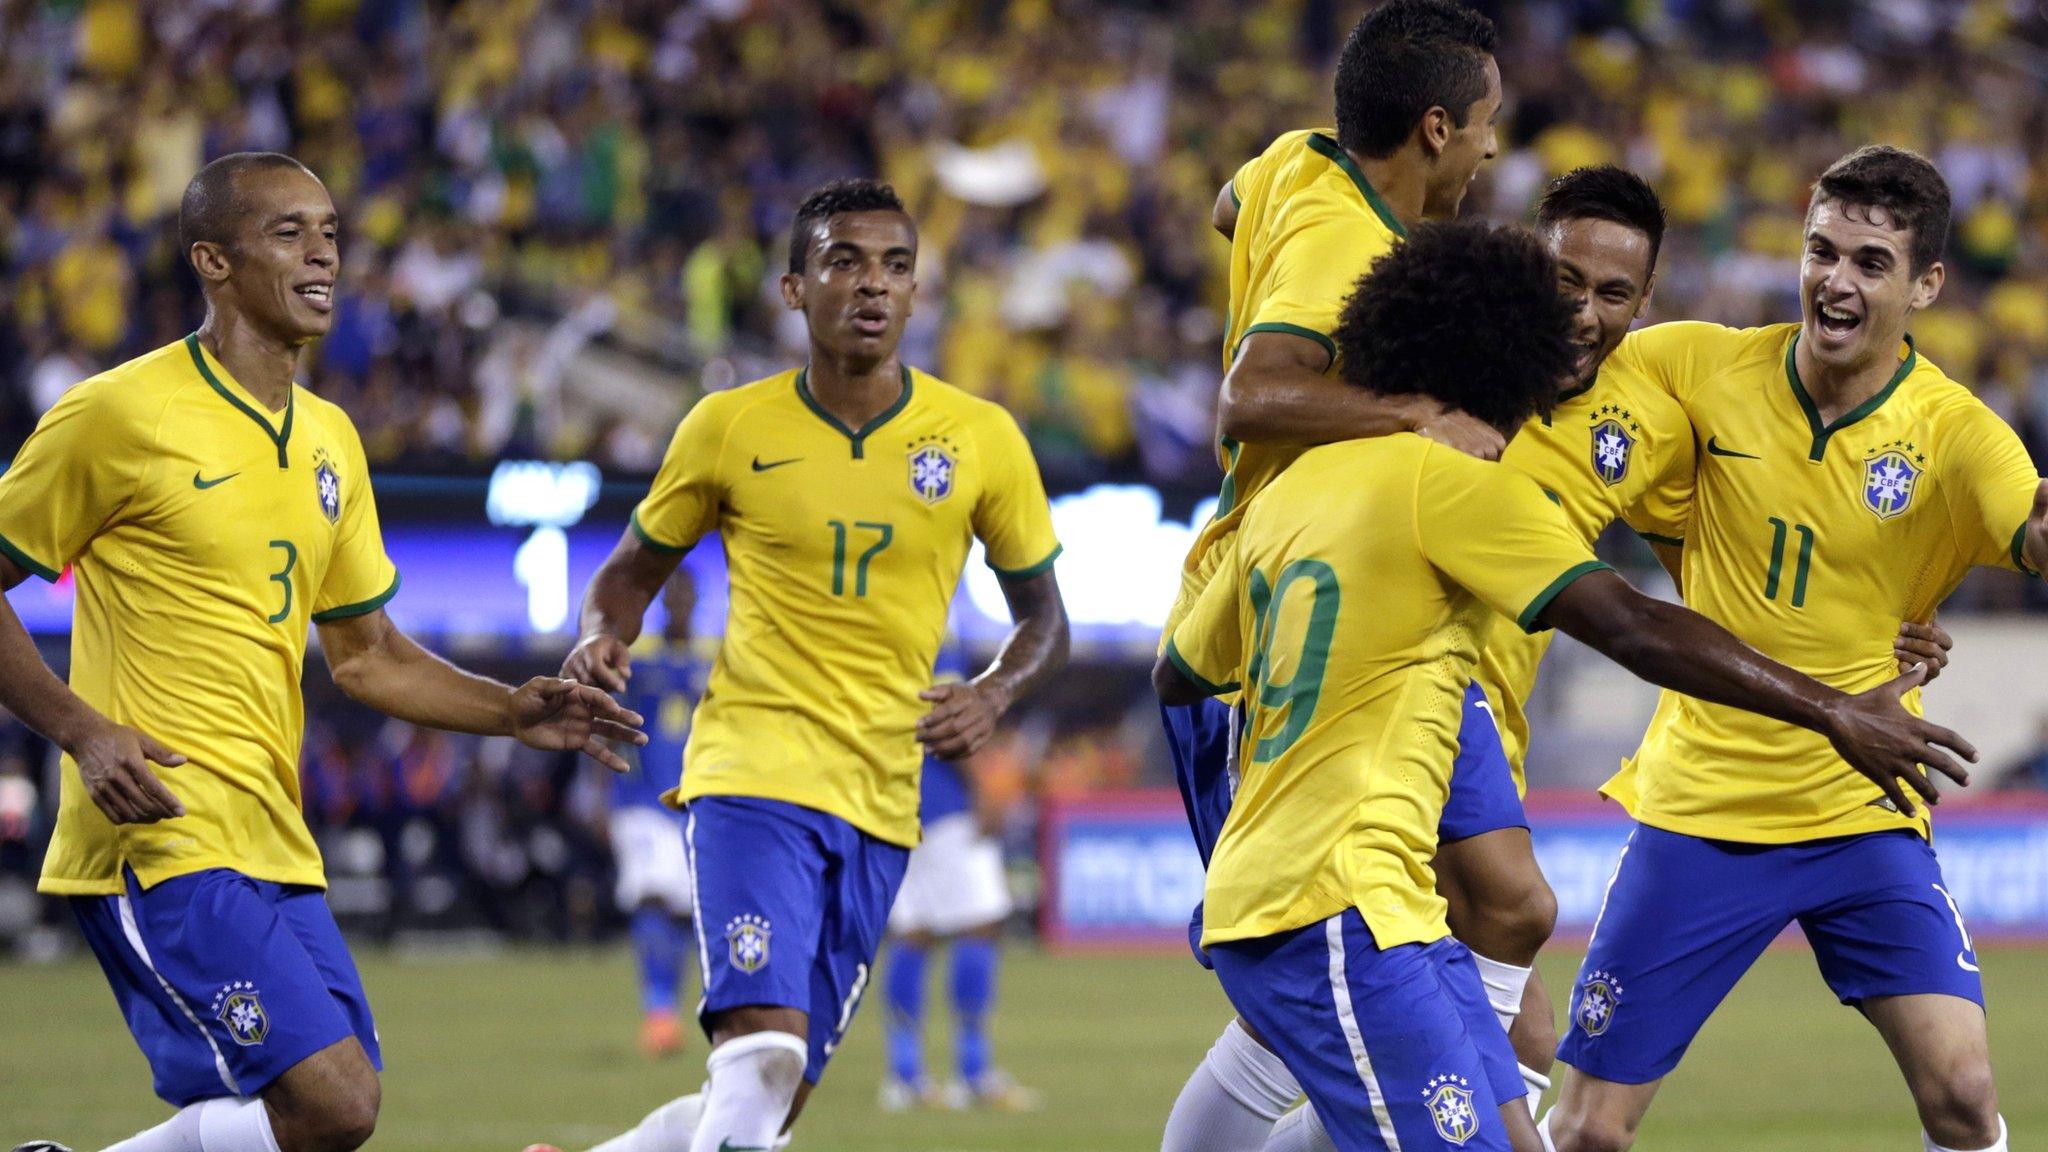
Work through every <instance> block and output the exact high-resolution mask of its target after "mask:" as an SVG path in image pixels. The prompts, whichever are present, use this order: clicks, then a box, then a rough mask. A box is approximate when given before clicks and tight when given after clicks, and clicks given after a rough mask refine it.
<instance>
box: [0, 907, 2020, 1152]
mask: <svg viewBox="0 0 2048 1152" xmlns="http://www.w3.org/2000/svg"><path fill="white" fill-rule="evenodd" d="M361 960H362V964H363V969H364V978H365V980H366V982H367V983H368V985H369V989H370V995H371V999H372V1002H373V1003H374V1004H375V1005H376V1008H377V1015H378V1019H379V1021H380V1024H381V1026H382V1030H383V1037H384V1052H385V1060H386V1072H385V1081H384V1113H383V1119H382V1122H381V1123H380V1125H379V1127H378V1133H377V1137H376V1139H375V1140H373V1141H372V1142H371V1145H370V1146H371V1147H372V1148H383V1149H390V1150H392V1152H518V1150H519V1149H521V1148H523V1147H524V1146H525V1145H526V1144H528V1143H530V1142H533V1141H538V1140H546V1141H552V1142H554V1143H557V1144H560V1145H562V1146H564V1147H565V1148H569V1149H572V1150H574V1149H580V1148H583V1147H587V1146H588V1145H589V1144H591V1143H594V1142H595V1141H597V1140H599V1139H602V1138H604V1137H607V1136H610V1135H612V1134H615V1133H616V1132H618V1131H620V1130H621V1129H623V1128H625V1127H626V1126H628V1125H630V1124H632V1123H634V1122H636V1121H637V1120H638V1119H639V1117H640V1116H641V1115H642V1114H643V1113H644V1112H645V1111H646V1110H647V1109H648V1108H650V1107H652V1106H653V1105H655V1104H658V1103H660V1102H661V1101H663V1100H665V1099H667V1098H668V1097H670V1096H674V1095H678V1094H680V1093H682V1092H685V1091H689V1090H691V1089H694V1088H695V1086H696V1085H697V1084H698V1083H699V1082H700V1081H701V1079H702V1076H703V1053H704V1049H703V1045H702V1042H701V1039H700V1040H699V1041H698V1042H697V1043H696V1044H694V1045H693V1046H692V1047H691V1049H690V1050H689V1051H688V1052H686V1053H685V1054H684V1055H683V1056H682V1057H680V1058H678V1059H675V1060H670V1061H666V1062H663V1063H650V1062H649V1061H647V1060H644V1059H642V1058H641V1057H640V1056H639V1055H638V1053H637V1052H636V1051H635V1049H634V1038H635V1030H636V1026H637V1016H636V1008H635V993H634V987H633V976H632V969H631V965H630V963H629V961H628V959H627V956H626V954H625V952H624V951H623V950H618V951H603V952H594V953H561V952H515V953H512V954H509V955H506V956H502V957H496V958H474V957H465V958H446V959H420V958H410V959H406V960H404V961H400V960H398V959H396V958H393V957H390V956H386V955H380V954H378V953H376V952H374V951H368V952H365V954H364V955H363V956H362V957H361ZM1575 960H1576V958H1575V957H1573V956H1570V955H1564V954H1559V955H1557V956H1554V957H1551V958H1550V959H1549V960H1547V961H1546V963H1545V965H1544V969H1545V972H1546V974H1547V976H1548V977H1549V979H1550V982H1551V987H1552V988H1553V989H1560V990H1561V989H1563V988H1564V987H1565V986H1566V982H1567V981H1568V980H1569V979H1570V976H1571V970H1572V965H1573V963H1574V962H1575ZM884 963H886V960H885V961H884ZM942 971H943V969H941V973H942ZM941 973H935V974H934V975H935V980H934V986H933V988H932V1000H933V1001H934V1003H935V1004H943V1002H944V998H945V997H944V989H943V984H942V983H941V981H942V980H943V976H942V975H941ZM1984 977H1985V981H1986V983H1987V985H1988V986H1989V991H1990V997H1991V1001H1992V1026H1991V1041H1992V1048H1993V1052H1994V1056H1995V1059H1996V1063H1997V1068H1998V1074H1999V1088H2000V1095H2001V1097H2002V1100H2003V1106H2004V1111H2005V1115H2006V1118H2007V1120H2008V1121H2009V1122H2010V1124H2011V1127H2012V1131H2013V1133H2014V1143H2015V1146H2016V1147H2029V1146H2031V1144H2030V1141H2036V1140H2039V1139H2040V1134H2041V1133H2043V1132H2044V1131H2048V953H2043V952H2029V951H2007V952H1991V953H1989V954H1987V955H1986V957H1985V960H1984ZM878 1000H879V997H877V996H872V995H871V996H870V997H869V1003H868V1004H867V1005H866V1007H865V1008H864V1010H863V1011H862V1013H861V1016H860V1019H859V1020H858V1022H857V1023H856V1025H855V1027H854V1029H853V1033H852V1035H851V1036H850V1037H849V1038H848V1040H847V1043H846V1044H845V1046H844V1047H843V1048H842V1050H841V1051H840V1054H839V1055H838V1057H837V1058H836V1059H835V1060H834V1062H833V1064H832V1067H831V1070H830V1072H829V1074H828V1075H827V1076H826V1078H825V1083H824V1084H823V1086H821V1087H820V1088H819V1090H818V1092H817V1093H816V1095H815V1096H813V1097H812V1100H811V1105H810V1111H809V1113H808V1114H807V1115H806V1116H805V1117H804V1120H803V1123H802V1124H801V1125H800V1127H799V1128H798V1140H797V1144H796V1147H797V1148H798V1149H799V1150H801V1149H806V1148H809V1149H815V1150H821V1152H823V1150H832V1152H881V1150H883V1149H887V1150H889V1152H970V1150H982V1149H987V1150H990V1152H995V1150H1005V1152H1040V1150H1043V1152H1052V1150H1060V1152H1069V1150H1073V1152H1080V1150H1088V1152H1095V1150H1103V1152H1109V1150H1128V1152H1150V1150H1152V1149H1156V1148H1157V1147H1158V1140H1159V1129H1160V1125H1161V1123H1162V1121H1164V1119H1165V1117H1166V1112H1167V1109H1168V1108H1169V1107H1170V1106H1171V1104H1172V1102H1173V1098H1174V1094H1175V1093H1176V1092H1177V1091H1179V1088H1180V1085H1181V1082H1182V1080H1183V1079H1184V1078H1185V1077H1186V1075H1187V1072H1188V1070H1189V1069H1190V1068H1192V1067H1193V1065H1194V1063H1195V1061H1197V1060H1198V1059H1200V1058H1201V1055H1202V1053H1203V1052H1204V1051H1205V1050H1206V1048H1207V1046H1208V1044H1209V1042H1210V1041H1211V1040H1212V1039H1214V1037H1215V1035H1216V1032H1217V1031H1218V1030H1219V1029H1220V1028H1221V1027H1222V1025H1223V1023H1224V1021H1225V1020H1226V1019H1227V1018H1228V1015H1229V1013H1228V1009H1227V1008H1226V1007H1225V1004H1224V1000H1223V996H1222V994H1221V992H1220V991H1219V990H1218V989H1217V987H1216V984H1215V981H1214V980H1213V979H1212V978H1211V977H1209V976H1208V975H1207V974H1206V973H1203V972H1201V971H1199V970H1197V969H1196V968H1195V967H1194V966H1193V965H1192V964H1190V963H1188V962H1187V961H1186V960H1185V959H1184V958H1183V957H1180V956H1158V957H1109V956H1102V957H1093V956H1091V957H1055V956H1048V955H1045V954H1043V953H1040V952H1037V951H1035V950H1033V949H1031V948H1027V947H1019V948H1015V949H1013V950H1012V951H1011V952H1010V954H1009V956H1008V958H1007V962H1006V966H1005V970H1004V974H1003V990H1002V1004H1001V1011H1000V1016H999V1019H998V1021H997V1025H996V1039H997V1049H998V1055H999V1058H1000V1059H1001V1060H1002V1061H1003V1062H1004V1064H1005V1065H1007V1066H1008V1067H1009V1068H1011V1069H1012V1070H1013V1071H1014V1072H1015V1073H1016V1074H1017V1076H1018V1077H1019V1078H1020V1079H1022V1080H1024V1081H1025V1082H1027V1083H1029V1084H1032V1085H1035V1086H1037V1087H1039V1088H1041V1089H1043V1090H1044V1091H1045V1093H1046V1097H1047V1106H1046V1108H1045V1110H1044V1111H1043V1112H1041V1113H1038V1114H1035V1115H1030V1116H1006V1115H992V1114H980V1113H971V1114H948V1113H930V1112H926V1113H913V1114H910V1115H901V1116H885V1115H882V1114H881V1113H878V1112H877V1111H876V1110H875V1107H874V1094H875V1087H876V1082H877V1077H878V1076H879V1075H880V1065H881V1043H880V1025H879V1022H878V1021H879V1003H878ZM946 1050H947V1046H946V1041H945V1039H944V1036H943V1034H942V1032H941V1030H940V1029H939V1028H938V1026H937V1025H934V1030H933V1051H932V1055H933V1057H934V1058H935V1059H937V1060H943V1059H944V1058H945V1056H946ZM165 1115H167V1109H166V1108H165V1107H164V1106H163V1105H162V1104H160V1103H159V1102H157V1101H156V1100H155V1098H154V1097H152V1096H151V1095H150V1093H149V1075H148V1071H147V1069H146V1068H145V1066H144V1064H143V1062H142V1058H141V1056H140V1055H139V1054H138V1053H137V1052H136V1050H135V1048H134V1045H133V1044H132V1043H131V1042H130V1040H129V1039H128V1035H127V1032H126V1031H125V1030H124V1029H123V1028H122V1026H121V1021H120V1018H119V1016H118V1015H117V1013H116V1011H115V1009H114V1004H113V1000H112V998H111V996H110V995H109V994H108V992H107V991H106V989H105V987H104V986H103V984H102V982H101V978H100V974H99V970H98V969H97V968H96V967H95V966H93V964H92V963H91V961H90V960H89V959H88V960H84V961H76V962H70V963H66V964H61V965H57V966H53V967H18V966H16V967H0V1147H4V1146H9V1145H12V1144H13V1143H14V1142H15V1141H18V1140H24V1139H27V1138H29V1137H30V1136H49V1137H52V1138H55V1139H60V1140H64V1141H67V1142H69V1143H72V1144H75V1145H76V1146H77V1147H78V1148H80V1149H81V1150H84V1149H92V1148H98V1147H100V1146H101V1145H103V1144H104V1143H107V1142H110V1141H112V1140H115V1139H118V1138H120V1137H123V1136H126V1135H128V1134H130V1133H132V1132H135V1131H137V1130H138V1129H140V1128H143V1127H147V1126H148V1125H151V1124H154V1123H156V1122H157V1121H158V1120H160V1119H162V1118H163V1117H164V1116H165ZM1639 1146H1640V1147H1642V1148H1644V1149H1646V1150H1648V1152H1692V1150H1698V1152H1706V1150H1708V1149H1713V1150H1716V1152H1723V1150H1726V1149H1734V1148H1740V1149H1745V1150H1747V1152H1795V1150H1796V1152H1850V1150H1855V1152H1876V1150H1881V1149H1899V1150H1901V1152H1905V1150H1910V1149H1916V1148H1918V1147H1919V1137H1918V1126H1917V1125H1916V1124H1915V1122H1914V1120H1913V1116H1912V1110H1911V1107H1910V1104H1909V1102H1908V1100H1907V1097H1906V1092H1905V1087H1904V1085H1903V1084H1902V1083H1901V1082H1900V1080H1899V1077H1898V1073H1897V1072H1896V1070H1894V1069H1893V1068H1892V1066H1891V1064H1890V1061H1889V1059H1888V1058H1887V1057H1886V1055H1885V1053H1884V1050H1883V1047H1882V1045H1881V1044H1880V1043H1879V1041H1878V1039H1877V1034H1876V1033H1875V1032H1874V1031H1872V1030H1871V1029H1870V1028H1869V1026H1868V1025H1866V1024H1864V1023H1863V1022H1862V1020H1861V1018H1860V1017H1858V1016H1857V1015H1856V1014H1855V1013H1853V1012H1851V1011H1849V1010H1847V1009H1843V1008H1841V1007H1839V1006H1837V1005H1836V1004H1835V1003H1834V1002H1833V1000H1832V999H1831V998H1830V997H1829V996H1828V994H1827V991H1826V989H1825V988H1824V987H1823V986H1822V984H1821V982H1820V978H1819V976H1818V975H1817V974H1816V973H1815V972H1814V970H1813V965H1812V960H1811V958H1810V957H1809V956H1807V955H1806V954H1805V953H1804V952H1801V951H1796V950H1794V951H1783V952H1774V953H1772V954H1771V955H1769V956H1767V957H1765V959H1764V961H1763V963H1762V964H1761V965H1759V966H1758V968H1757V969H1756V971H1754V972H1752V973H1751V974H1750V976H1749V978H1748V979H1747V980H1746V981H1744V982H1743V984H1742V986H1741V987H1740V988H1738V989H1737V990H1736V993H1735V995H1734V997H1733V998H1732V999H1731V1000H1730V1001H1729V1003H1728V1004H1727V1005H1726V1006H1725V1007H1724V1008H1723V1010H1722V1012H1721V1013H1720V1014H1719V1015H1717V1016H1716V1017H1715V1018H1714V1019H1713V1020H1712V1021H1711V1022H1710V1023H1709V1024H1708V1025H1707V1028H1706V1031H1705V1033H1704V1034H1703V1035H1702V1036H1701V1038H1700V1040H1699V1042H1698V1043H1697V1044H1695V1045H1694V1047H1693V1049H1692V1052H1691V1053H1690V1055H1689V1056H1688V1058H1687V1062H1686V1064H1685V1066H1684V1067H1682V1068H1680V1069H1679V1071H1678V1073H1677V1074H1676V1076H1675V1077H1674V1078H1673V1079H1672V1081H1671V1082H1670V1083H1669V1084H1667V1085H1666V1087H1665V1089H1664V1092H1663V1094H1662V1096H1661V1097H1660V1098H1659V1101H1658V1106H1657V1108H1656V1110H1655V1111H1654V1112H1653V1113H1652V1114H1651V1117H1650V1120H1649V1122H1648V1124H1647V1125H1646V1127H1645V1128H1644V1131H1643V1136H1642V1140H1641V1143H1640V1145H1639Z"/></svg>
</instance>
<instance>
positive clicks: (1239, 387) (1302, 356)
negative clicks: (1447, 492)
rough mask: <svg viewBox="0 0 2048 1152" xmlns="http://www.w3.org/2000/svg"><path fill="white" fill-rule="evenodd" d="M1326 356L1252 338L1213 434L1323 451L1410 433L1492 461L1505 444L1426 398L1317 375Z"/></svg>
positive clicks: (1281, 338) (1283, 339) (1310, 347)
mask: <svg viewBox="0 0 2048 1152" xmlns="http://www.w3.org/2000/svg"><path fill="white" fill-rule="evenodd" d="M1329 363H1330V352H1329V350H1328V349H1327V348H1325V347H1324V346H1323V345H1322V344H1319V343H1317V342H1316V341H1314V340H1311V339H1309V338H1308V337H1306V336H1296V335H1294V334H1292V333H1288V332H1254V333H1252V334H1251V335H1250V336H1247V337H1246V338H1245V340H1244V342H1243V343H1242V344H1241V345H1239V346H1238V353H1237V360H1236V361H1235V362H1234V363H1232V364H1231V366H1230V371H1229V372H1228V373H1226V374H1225V375H1224V377H1223V389H1222V391H1221V392H1219V393H1218V394H1217V397H1216V420H1217V427H1218V430H1219V431H1221V432H1222V433H1223V435H1225V436H1228V437H1230V438H1231V439H1233V440H1239V441H1243V442H1245V443H1249V444H1257V443H1262V442H1265V441H1283V442H1289V443H1296V444H1329V443H1333V442H1335V441H1338V440H1358V439H1363V438H1366V437H1370V436H1391V435H1393V434H1394V433H1396V432H1418V433H1421V434H1422V435H1424V436H1427V437H1429V438H1430V439H1432V440H1435V441H1438V442H1440V443H1442V444H1446V445H1448V446H1450V447H1452V448H1456V449H1457V450H1458V451H1460V452H1463V453H1465V454H1467V455H1470V456H1477V457H1479V458H1480V459H1482V460H1495V459H1498V458H1499V457H1500V454H1501V451H1502V450H1503V449H1505V448H1506V447H1507V439H1506V437H1503V436H1502V435H1501V434H1500V432H1499V430H1497V429H1495V428H1494V427H1492V426H1491V425H1489V424H1487V423H1486V422H1485V421H1483V420H1480V419H1478V418H1477V417H1474V416H1468V415H1466V414H1465V413H1463V412H1456V411H1451V410H1447V409H1446V408H1444V406H1443V405H1441V404H1439V403H1437V402H1436V401H1435V400H1432V399H1430V398H1429V397H1427V396H1421V395H1399V396H1382V395H1380V394H1379V393H1377V392H1373V391H1370V390H1368V389H1365V388H1359V387H1357V386H1355V385H1352V384H1346V383H1345V382H1344V381H1342V380H1339V379H1336V378H1335V377H1332V376H1325V375H1324V374H1323V370H1324V369H1325V368H1326V367H1328V366H1329Z"/></svg>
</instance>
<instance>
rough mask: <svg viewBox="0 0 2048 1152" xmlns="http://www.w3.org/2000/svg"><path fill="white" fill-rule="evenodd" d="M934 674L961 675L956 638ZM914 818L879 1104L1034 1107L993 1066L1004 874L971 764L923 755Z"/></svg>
mask: <svg viewBox="0 0 2048 1152" xmlns="http://www.w3.org/2000/svg"><path fill="white" fill-rule="evenodd" d="M934 671H935V672H936V674H937V676H938V678H939V682H940V683H946V682H948V681H955V680H959V679H961V678H963V677H964V676H965V674H966V667H965V665H964V662H963V658H962V656H961V654H960V652H959V650H958V648H957V647H955V646H954V645H950V644H949V645H947V646H946V648H945V649H944V650H943V651H941V652H940V654H939V661H938V664H937V666H936V668H935V669H934ZM922 789H923V794H922V798H921V801H920V805H919V810H918V819H919V820H920V821H922V822H923V824H924V839H923V840H922V841H920V842H919V843H918V845H917V848H916V849H915V850H914V851H912V852H911V854H910V865H909V867H908V868H906V869H905V871H904V873H903V888H902V890H901V891H900V892H898V893H897V894H896V904H895V906H894V907H893V908H891V909H890V911H889V932H890V936H891V940H890V944H889V966H888V971H887V972H886V973H884V980H883V995H884V997H885V1003H886V1007H887V1011H886V1012H885V1013H884V1014H883V1016H882V1034H883V1042H884V1044H885V1045H886V1047H887V1048H888V1053H889V1067H888V1072H887V1074H886V1078H885V1079H884V1080H883V1081H882V1088H881V1092H880V1094H879V1097H878V1102H879V1103H880V1105H881V1107H882V1110H883V1111H885V1112H903V1111H907V1110H908V1109H910V1108H912V1107H914V1106H916V1105H918V1104H929V1105H932V1106H935V1107H941V1108H968V1107H972V1106H975V1105H980V1106H983V1107H988V1108H995V1109H998V1110H1000V1111H1005V1112H1026V1111H1030V1110H1031V1109H1033V1108H1036V1107H1037V1106H1038V1103H1039V1096H1038V1093H1036V1092H1034V1091H1032V1090H1031V1089H1029V1088H1026V1087H1024V1086H1023V1085H1021V1084H1018V1083H1017V1082H1016V1081H1015V1080H1013V1079H1012V1078H1011V1077H1010V1076H1009V1075H1008V1074H1006V1073H1005V1072H1003V1071H1002V1070H1001V1069H999V1068H997V1067H996V1066H995V1063H994V1060H993V1058H992V1055H991V1053H990V1050H989V1037H988V1016H989V1013H990V1012H991V1011H992V1010H993V1009H994V1007H995V995H996V970H997V962H998V960H999V959H1000V958H1001V950H1002V939H1003V921H1004V920H1005V919H1006V918H1008V916H1009V915H1010V884H1009V880H1008V878H1007V877H1006V876H1005V875H1004V872H1003V847H1002V845H1001V844H999V843H997V842H996V839H995V837H994V836H992V835H990V834H989V833H988V832H987V831H986V830H985V828H984V826H983V823H982V821H983V814H982V813H981V812H980V811H979V810H978V809H977V805H976V799H977V797H976V795H975V786H974V783H973V780H972V773H971V770H970V769H969V768H968V766H967V765H965V764H956V763H953V762H952V761H950V760H942V759H940V758H939V757H937V756H930V755H927V756H926V757H925V760H924V771H923V776H922ZM941 942H944V943H945V945H946V948H947V951H948V953H949V954H950V958H951V961H952V971H951V973H950V975H951V979H950V980H949V981H948V988H949V990H950V992H951V994H952V1006H953V1037H954V1039H953V1055H954V1061H955V1063H956V1065H957V1066H958V1070H959V1075H958V1076H957V1077H956V1078H955V1079H954V1080H953V1081H952V1082H951V1083H948V1084H947V1085H945V1087H943V1088H939V1087H937V1086H935V1085H933V1084H932V1083H931V1082H930V1080H929V1079H928V1078H927V1077H926V1076H925V1071H924V995H925V969H926V964H927V961H928V960H929V959H930V956H931V951H932V949H933V947H934V946H936V945H938V944H939V943H941Z"/></svg>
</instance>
